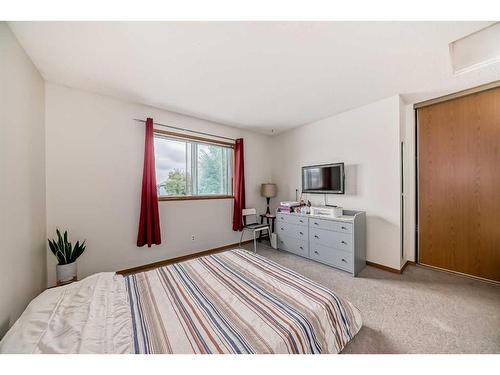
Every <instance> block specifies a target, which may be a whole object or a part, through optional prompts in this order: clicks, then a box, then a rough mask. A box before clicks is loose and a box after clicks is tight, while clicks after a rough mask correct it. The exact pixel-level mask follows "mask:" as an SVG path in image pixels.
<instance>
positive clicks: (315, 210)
mask: <svg viewBox="0 0 500 375" xmlns="http://www.w3.org/2000/svg"><path fill="white" fill-rule="evenodd" d="M342 214H343V210H342V207H337V206H311V215H315V216H327V217H341V216H342Z"/></svg>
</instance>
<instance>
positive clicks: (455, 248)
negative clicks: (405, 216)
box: [418, 88, 500, 281]
mask: <svg viewBox="0 0 500 375" xmlns="http://www.w3.org/2000/svg"><path fill="white" fill-rule="evenodd" d="M418 126H419V129H418V131H419V134H418V142H419V146H418V151H419V153H418V158H419V159H418V165H419V228H418V233H419V262H420V263H422V264H426V265H430V266H435V267H439V268H443V269H447V270H452V271H457V272H462V273H466V274H469V275H474V276H479V277H482V278H486V279H491V280H496V281H500V88H497V89H493V90H489V91H484V92H481V93H477V94H473V95H469V96H465V97H462V98H458V99H453V100H450V101H447V102H442V103H438V104H434V105H431V106H429V107H424V108H420V109H418Z"/></svg>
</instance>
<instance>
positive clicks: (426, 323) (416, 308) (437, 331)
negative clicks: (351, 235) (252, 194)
mask: <svg viewBox="0 0 500 375" xmlns="http://www.w3.org/2000/svg"><path fill="white" fill-rule="evenodd" d="M252 246H253V245H252V244H249V245H246V246H245V247H246V248H248V249H251V248H252V249H253V247H252ZM257 252H258V253H259V254H260V255H263V256H266V257H268V258H270V259H272V260H274V261H276V262H278V263H280V264H282V265H284V266H286V267H288V268H291V269H293V270H295V271H297V272H300V273H301V274H302V275H304V276H306V277H309V278H310V279H312V280H315V281H317V282H318V283H320V284H322V285H324V286H326V287H329V288H330V289H332V290H333V291H335V293H337V294H338V295H339V296H342V297H345V298H347V299H348V300H349V301H351V302H352V303H353V304H354V305H355V306H356V307H358V309H359V310H360V311H361V314H362V317H363V328H362V329H361V331H360V332H359V333H358V335H357V336H356V337H355V338H354V339H353V341H351V342H350V343H349V345H348V346H347V347H346V348H345V349H344V351H343V353H500V286H499V285H494V284H490V283H486V282H481V281H476V280H472V279H469V278H466V277H461V276H456V275H452V274H449V273H446V272H440V271H435V270H431V269H428V268H423V267H419V266H408V267H407V268H406V270H405V272H404V273H403V274H402V275H398V274H393V273H390V272H386V271H382V270H379V269H377V268H373V267H369V266H367V267H366V268H365V269H364V270H363V271H362V272H361V273H360V275H359V276H358V277H356V278H353V277H352V276H350V275H349V274H348V273H346V272H342V271H339V270H336V269H334V268H332V267H328V266H325V265H322V264H320V263H316V262H313V261H310V260H308V259H304V258H301V257H298V256H295V255H292V254H289V253H285V252H281V251H278V250H274V249H272V248H270V247H269V246H267V245H266V244H265V243H264V242H262V244H259V247H258V250H257Z"/></svg>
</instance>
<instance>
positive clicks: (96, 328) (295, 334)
mask: <svg viewBox="0 0 500 375" xmlns="http://www.w3.org/2000/svg"><path fill="white" fill-rule="evenodd" d="M361 325H362V321H361V315H360V312H359V311H358V309H357V308H355V307H354V306H353V305H352V304H351V303H350V302H349V301H347V300H345V299H342V298H340V297H338V296H337V295H335V293H334V292H332V291H331V290H329V289H327V288H325V287H323V286H321V285H319V284H317V283H315V282H313V281H311V280H309V279H307V278H305V277H304V276H302V275H300V274H298V273H296V272H294V271H292V270H290V269H287V268H285V267H283V266H281V265H279V264H277V263H275V262H273V261H271V260H269V259H267V258H265V257H262V256H259V255H255V254H252V253H249V252H247V251H244V250H231V251H226V252H224V253H218V254H214V255H209V256H205V257H200V258H196V259H192V260H188V261H185V262H181V263H176V264H172V265H169V266H165V267H160V268H156V269H153V270H150V271H146V272H141V273H137V274H133V275H129V276H125V277H123V276H120V275H116V274H114V273H99V274H96V275H93V276H90V277H87V278H85V279H83V280H82V281H79V282H76V283H73V284H70V285H67V286H64V287H59V288H53V289H48V290H46V291H45V292H43V293H42V294H41V295H40V296H38V297H37V298H35V299H34V300H33V301H32V302H31V303H30V304H29V306H28V307H27V308H26V311H25V312H24V313H23V314H22V316H21V317H20V318H19V319H18V321H17V322H16V323H15V324H14V325H13V326H12V328H11V329H10V330H9V332H7V334H6V335H5V337H4V338H3V340H2V341H1V342H0V353H113V354H117V353H176V354H181V353H182V354H190V353H339V352H340V351H341V350H342V349H343V348H344V347H345V345H346V344H347V343H348V342H349V341H350V340H352V338H353V337H354V336H355V335H356V334H357V332H358V331H359V330H360V328H361Z"/></svg>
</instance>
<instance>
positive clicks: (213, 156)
mask: <svg viewBox="0 0 500 375" xmlns="http://www.w3.org/2000/svg"><path fill="white" fill-rule="evenodd" d="M155 161H156V183H157V189H158V196H159V197H160V199H164V200H168V199H183V198H184V199H200V198H219V197H230V196H232V193H233V188H232V185H233V179H232V165H233V148H231V147H230V146H229V145H227V146H226V145H219V144H215V143H208V142H203V141H198V140H194V139H184V138H176V137H172V136H167V135H164V134H161V133H159V132H158V133H155Z"/></svg>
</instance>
